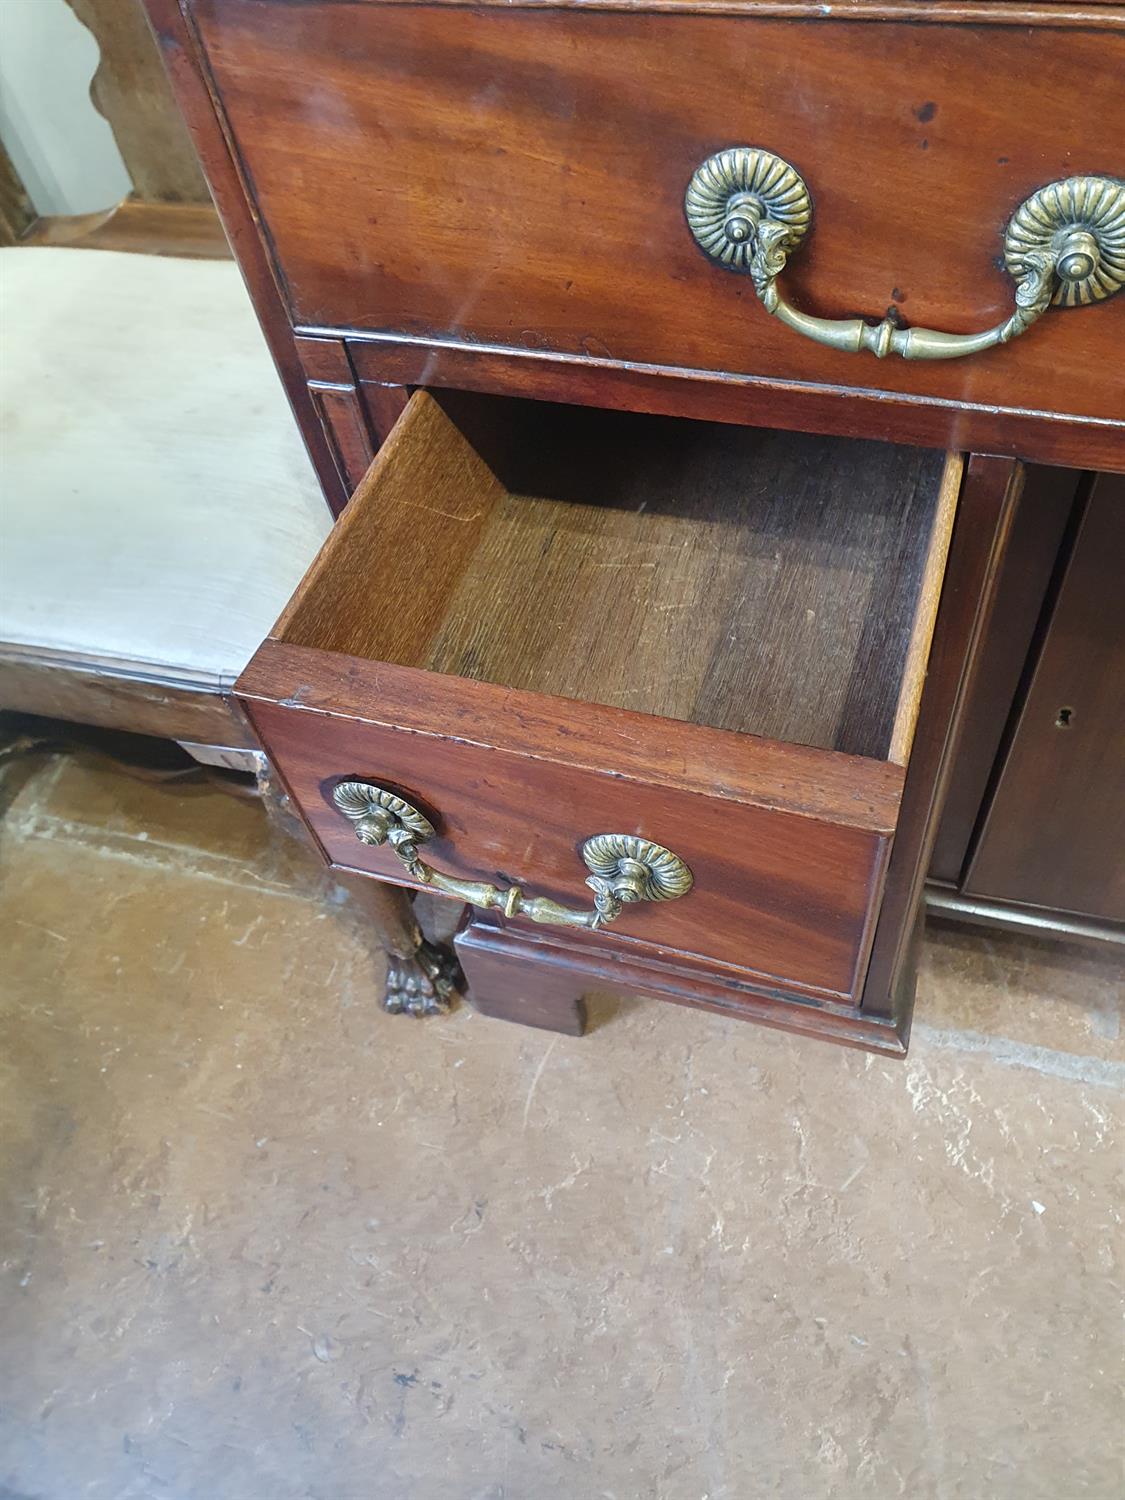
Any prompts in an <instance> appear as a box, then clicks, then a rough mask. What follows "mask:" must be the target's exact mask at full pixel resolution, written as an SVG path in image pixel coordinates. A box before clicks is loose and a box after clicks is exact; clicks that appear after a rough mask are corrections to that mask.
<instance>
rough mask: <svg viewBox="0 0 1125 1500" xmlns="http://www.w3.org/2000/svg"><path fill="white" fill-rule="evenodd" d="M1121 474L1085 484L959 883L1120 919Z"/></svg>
mask: <svg viewBox="0 0 1125 1500" xmlns="http://www.w3.org/2000/svg"><path fill="white" fill-rule="evenodd" d="M1122 559H1125V481H1122V480H1121V479H1118V478H1110V477H1102V478H1100V479H1098V480H1097V482H1096V483H1095V486H1094V489H1093V491H1092V493H1091V496H1090V499H1089V502H1088V504H1087V507H1086V511H1085V514H1084V516H1083V519H1082V522H1081V526H1080V529H1079V531H1078V535H1077V539H1076V541H1075V545H1074V550H1073V553H1072V555H1071V558H1070V561H1069V564H1068V566H1067V569H1066V574H1065V577H1064V578H1063V581H1062V586H1061V589H1060V592H1059V596H1058V600H1057V602H1056V605H1055V609H1054V612H1053V614H1052V617H1051V622H1050V627H1049V629H1048V631H1047V635H1046V638H1045V641H1044V643H1043V648H1042V652H1041V654H1040V656H1039V660H1038V663H1037V665H1036V667H1035V671H1034V675H1033V677H1032V680H1031V684H1030V687H1029V689H1028V692H1027V697H1026V699H1025V702H1024V705H1023V708H1022V711H1021V713H1020V716H1019V720H1018V723H1017V725H1016V729H1015V734H1014V736H1013V739H1012V742H1011V745H1010V747H1009V748H1008V750H1007V753H1006V755H1005V757H1004V763H1003V769H1002V771H1001V774H1000V778H999V781H998V784H997V786H996V791H995V794H994V795H993V797H992V801H991V805H990V807H989V811H988V815H987V819H986V821H985V824H984V828H983V831H982V834H981V838H980V841H979V844H978V846H977V849H976V853H975V856H974V858H973V860H972V864H971V867H970V870H969V873H968V877H967V879H966V882H965V889H966V892H967V893H968V894H970V895H977V896H985V897H994V898H996V899H998V900H1002V901H1018V902H1025V903H1027V904H1029V905H1032V906H1039V907H1053V908H1055V909H1057V910H1059V911H1066V912H1076V913H1080V914H1084V915H1086V916H1089V917H1094V918H1101V919H1103V920H1106V921H1118V922H1121V921H1125V592H1123V590H1122V577H1121V570H1122Z"/></svg>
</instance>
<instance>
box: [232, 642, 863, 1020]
mask: <svg viewBox="0 0 1125 1500" xmlns="http://www.w3.org/2000/svg"><path fill="white" fill-rule="evenodd" d="M294 649H296V648H292V647H290V648H282V647H280V646H278V645H277V644H275V643H273V642H269V641H267V642H266V643H265V645H263V647H262V648H261V650H260V651H259V652H258V654H257V656H256V657H255V658H254V660H253V662H252V663H251V665H250V667H249V668H248V669H247V672H246V674H244V676H243V678H242V679H240V683H239V689H238V691H239V694H240V696H241V698H242V701H243V703H244V706H245V707H246V709H247V712H248V713H249V716H250V718H251V721H252V722H253V724H254V727H255V729H256V730H257V732H258V734H259V736H260V737H261V739H262V741H263V744H264V745H265V747H266V750H267V754H268V755H269V756H270V758H271V760H273V761H274V762H275V764H276V765H277V766H278V768H279V769H280V771H281V773H282V775H283V777H284V779H285V783H286V785H287V787H288V788H289V791H290V793H291V794H292V796H293V799H294V801H295V803H296V805H297V806H298V807H299V809H300V810H301V813H302V815H303V816H304V817H305V819H306V820H307V822H308V823H309V825H310V827H311V828H312V830H313V832H314V833H315V835H316V837H317V839H318V840H319V842H320V844H321V847H322V848H323V850H324V852H325V855H326V857H327V858H328V860H329V861H330V862H331V863H332V864H335V865H340V866H343V867H344V868H351V869H359V870H366V871H369V872H370V873H372V874H377V875H380V876H383V877H384V878H387V879H393V880H395V881H397V882H399V883H402V884H409V883H410V882H409V879H408V877H407V876H406V874H405V871H404V870H403V868H402V866H401V865H400V864H399V863H398V860H397V859H396V857H395V855H394V854H393V852H391V851H388V850H386V849H372V848H369V847H367V846H365V845H363V844H361V843H359V842H358V840H357V839H356V837H355V834H354V832H353V830H352V827H351V825H350V823H348V821H347V820H346V819H345V818H344V817H343V816H342V815H341V814H340V813H339V812H337V811H336V810H335V808H333V807H332V805H331V803H330V800H329V798H330V795H331V790H332V787H333V785H334V784H335V783H336V782H337V781H339V780H342V779H344V780H346V779H350V778H353V777H359V778H369V779H371V780H374V781H378V782H380V783H381V784H384V785H388V786H390V787H391V788H393V789H396V790H398V791H400V792H401V794H402V795H404V796H406V797H408V798H409V799H410V800H411V801H413V802H415V803H416V804H418V805H419V806H421V807H422V808H423V809H424V810H425V811H426V813H427V816H429V817H430V818H431V820H432V821H433V822H434V823H435V826H436V827H437V828H438V836H437V837H436V838H435V839H434V840H432V841H431V843H430V844H428V845H427V850H428V857H429V858H430V859H431V860H432V862H433V863H434V865H435V866H436V867H437V868H438V869H441V870H444V871H446V872H447V873H449V874H454V875H457V876H460V877H463V878H469V879H484V880H492V881H496V882H499V883H501V884H520V885H521V886H522V887H523V888H524V889H525V890H528V891H530V892H534V893H536V894H544V895H548V896H551V897H553V898H554V899H556V900H560V901H565V902H567V903H568V904H571V905H575V906H579V907H585V906H587V905H588V902H589V894H590V893H589V891H588V890H587V889H586V887H585V885H584V880H585V877H586V875H587V874H588V871H587V870H586V867H585V866H584V865H583V863H582V860H581V858H580V855H579V848H580V846H581V843H582V841H583V839H585V838H587V837H589V835H591V834H593V833H598V832H613V833H634V834H638V835H640V836H643V837H646V838H651V839H655V840H656V841H657V842H659V843H663V844H665V845H667V846H668V847H669V848H672V849H674V850H675V851H676V852H677V853H678V854H680V855H681V856H682V857H683V858H684V859H685V860H686V861H687V862H688V864H689V865H690V867H691V869H692V871H693V873H694V875H695V886H694V889H693V890H692V891H691V892H690V893H689V895H687V896H685V897H683V898H681V899H680V900H678V901H669V902H665V903H659V904H650V903H645V904H642V905H638V906H633V907H629V908H627V910H626V912H625V913H624V914H623V915H622V917H621V918H620V919H619V920H618V921H617V922H616V923H615V924H614V930H613V933H612V934H611V935H608V936H605V937H602V936H601V935H598V942H599V943H600V944H610V945H612V946H614V947H617V946H619V945H624V946H626V947H633V946H636V947H639V948H641V949H643V950H645V951H647V952H649V953H650V954H651V953H653V952H654V951H655V952H663V953H668V954H675V953H677V952H679V953H686V954H696V955H699V956H702V957H706V958H707V959H709V960H710V961H711V962H712V963H714V964H717V965H719V966H726V967H729V968H733V969H737V970H738V971H739V972H740V973H741V974H742V975H743V977H744V978H747V979H749V978H750V976H753V979H754V982H755V983H756V984H757V986H758V987H759V988H761V989H764V990H767V991H776V990H789V991H791V992H794V993H796V994H798V995H800V994H806V995H808V994H811V995H814V996H818V997H820V998H825V999H830V1000H835V1001H837V1002H844V1001H847V1000H849V999H850V997H851V995H852V994H853V991H854V989H855V986H856V983H857V976H858V973H859V971H860V969H861V966H862V963H863V960H864V958H865V956H866V947H867V941H868V928H869V912H870V911H871V909H872V907H873V906H874V905H875V904H876V903H877V901H878V894H879V888H880V883H881V879H882V869H883V863H884V859H885V855H886V849H887V842H888V841H887V839H886V837H885V836H883V835H879V834H874V833H871V832H869V831H867V830H865V829H859V828H854V827H847V826H844V825H841V824H831V823H826V822H821V821H818V820H816V819H814V818H809V817H803V816H794V815H792V814H789V813H784V812H781V811H779V810H773V809H767V808H763V807H759V806H755V805H753V804H752V803H749V802H746V801H743V800H741V799H740V798H739V797H738V796H737V794H736V795H731V794H730V793H729V792H728V791H727V790H726V789H725V788H723V787H722V786H721V785H716V784H713V790H712V793H711V795H706V794H703V793H700V792H689V791H685V790H681V789H680V788H679V787H676V786H664V785H661V783H660V781H659V779H658V777H657V776H656V775H651V776H650V778H649V779H648V780H646V781H639V780H627V779H625V778H624V777H623V776H622V775H621V774H620V771H619V768H618V767H617V766H616V765H614V764H612V762H613V761H614V760H615V757H614V756H613V754H612V751H613V748H614V745H613V739H612V734H613V731H614V730H615V729H616V730H617V731H618V733H620V731H621V729H622V727H623V726H622V725H621V724H620V722H618V723H617V724H614V723H613V717H612V716H613V715H614V714H615V711H613V710H590V712H591V713H597V714H598V715H601V714H605V715H607V716H610V717H609V720H608V722H607V724H606V734H605V736H604V741H605V743H604V745H603V746H600V747H599V746H598V745H594V746H592V747H590V749H591V751H592V756H591V758H593V756H597V755H599V751H600V759H601V760H602V761H603V764H602V765H600V766H598V765H592V766H589V767H579V766H576V765H574V764H571V763H565V762H562V761H560V760H557V759H552V758H549V757H550V747H546V748H545V749H541V750H540V751H539V753H538V754H534V753H528V751H527V749H526V748H524V747H523V746H521V745H520V744H519V740H520V738H521V736H520V727H521V721H522V719H523V709H524V706H525V701H526V699H530V698H531V697H532V695H523V694H516V693H506V692H499V697H500V699H501V702H500V703H499V704H497V703H496V702H495V701H493V702H492V703H490V704H487V705H478V706H477V709H476V711H475V715H474V718H475V721H476V724H477V726H478V727H477V728H476V729H475V730H473V731H472V732H471V735H470V734H468V733H466V732H465V728H464V726H463V725H462V723H461V721H460V718H459V715H458V713H457V707H456V704H455V703H454V702H451V701H450V695H449V694H448V692H447V691H446V688H447V684H446V683H443V682H438V683H437V685H436V687H435V686H432V685H431V686H430V693H431V694H434V693H437V694H438V695H440V706H441V718H442V722H443V728H442V731H441V733H440V734H436V735H435V734H433V733H425V732H422V731H420V730H419V727H418V723H417V719H418V715H417V714H416V713H415V712H414V707H413V705H414V702H415V701H416V698H417V695H418V694H419V693H425V691H426V678H425V676H424V674H421V673H409V675H408V676H406V677H404V676H403V675H402V674H404V673H405V672H407V669H403V668H394V669H393V668H389V667H379V666H375V665H373V664H369V663H360V662H355V661H351V662H348V663H347V664H346V667H347V670H348V671H349V672H350V674H351V677H352V682H353V685H354V686H355V687H357V688H359V690H360V691H361V692H362V693H363V695H364V696H365V697H366V698H367V699H368V701H370V702H371V703H372V704H373V705H378V708H377V709H376V710H375V711H378V712H381V713H382V714H383V715H385V717H386V718H387V719H388V720H389V721H390V722H388V723H383V724H376V723H372V722H371V721H370V720H369V719H368V720H363V719H355V718H348V717H345V716H344V714H343V713H342V712H341V707H342V706H341V705H337V706H336V707H335V708H334V709H333V711H332V712H331V714H330V715H326V714H324V713H322V712H315V711H310V709H309V707H308V706H307V702H308V687H309V685H310V684H316V685H319V686H320V687H321V689H324V688H325V687H327V686H329V678H328V676H327V674H326V673H325V671H324V669H323V668H324V664H325V663H326V662H327V661H330V660H331V658H325V657H321V658H319V659H318V657H317V654H316V653H314V652H311V651H309V650H308V649H307V648H306V649H305V651H304V652H303V657H304V660H303V661H302V662H301V663H300V665H301V666H303V667H305V668H306V670H304V671H300V670H298V671H297V672H296V674H295V675H294V673H293V663H292V658H291V657H288V656H286V654H285V652H286V651H287V650H288V651H293V650H294ZM412 679H413V682H414V683H416V682H417V681H418V679H422V681H421V683H419V684H418V686H417V688H416V689H415V688H414V687H413V683H412V682H411V680H412ZM430 682H431V684H432V683H433V679H430ZM408 683H410V684H411V685H410V686H406V684H408ZM472 686H473V688H474V691H475V693H479V692H480V691H481V685H478V684H473V685H472ZM263 687H265V690H266V691H267V692H268V693H269V694H270V696H271V697H275V698H277V699H283V698H284V699H286V700H287V701H286V702H281V701H275V702H268V701H264V700H263V698H262V697H261V696H260V694H261V693H262V691H263ZM404 688H405V691H404ZM396 689H397V691H396ZM489 691H490V693H493V694H496V693H497V690H489ZM544 701H545V702H549V700H544ZM527 707H528V710H529V712H531V713H534V711H535V704H534V702H530V703H528V704H527ZM560 707H565V706H564V705H560ZM490 709H491V711H492V714H491V717H492V723H491V729H490V730H489V729H488V728H487V727H483V726H482V725H481V721H482V720H484V719H486V717H488V716H489V715H488V710H490ZM662 727H663V726H659V725H655V724H653V723H652V721H650V723H649V725H648V726H646V728H647V732H648V733H649V734H651V733H652V732H653V730H654V729H656V730H657V731H659V729H660V728H662ZM675 730H676V731H677V732H678V738H679V741H680V743H681V744H684V746H685V749H686V750H687V753H688V756H689V757H691V755H692V747H691V745H690V741H691V738H692V737H693V736H695V735H697V734H699V733H700V732H701V731H699V730H696V729H694V728H691V727H688V726H680V725H677V726H675ZM634 732H635V726H634ZM711 733H714V734H717V733H719V732H718V731H711ZM607 752H609V753H607ZM695 754H696V756H698V751H696V752H695ZM606 761H608V762H611V764H608V765H607V764H604V762H606Z"/></svg>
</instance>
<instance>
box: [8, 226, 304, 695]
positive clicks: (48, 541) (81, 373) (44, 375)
mask: <svg viewBox="0 0 1125 1500" xmlns="http://www.w3.org/2000/svg"><path fill="white" fill-rule="evenodd" d="M330 524H331V518H330V516H329V513H328V509H327V507H326V505H325V502H324V499H323V496H322V494H321V491H320V488H319V485H318V483H317V480H316V477H315V475H314V473H313V470H312V467H311V465H310V463H309V460H308V457H307V455H306V453H305V450H304V447H303V445H302V443H301V439H300V437H299V435H298V431H297V427H296V424H295V422H294V420H293V416H292V414H291V412H290V409H289V406H288V403H287V401H286V398H285V394H284V392H283V390H282V387H281V384H280V382H279V380H278V377H277V374H276V372H275V370H274V367H273V363H272V361H271V359H270V356H269V353H268V351H267V349H266V346H265V343H264V340H263V337H262V334H261V331H260V329H259V327H258V324H257V321H256V319H255V317H254V313H253V311H252V309H251V307H250V302H249V299H248V298H247V295H246V292H245V290H244V288H243V284H242V279H241V276H240V274H239V271H238V268H237V266H236V265H235V264H234V262H233V261H220V260H185V259H174V258H170V257H161V256H152V255H137V254H124V253H121V252H116V251H105V250H90V249H68V248H54V247H34V246H33V247H27V246H20V247H16V248H12V249H6V250H3V251H0V642H3V643H6V644H10V645H13V646H16V647H34V648H39V649H41V650H43V651H45V652H60V653H65V654H66V655H67V656H68V657H73V658H76V659H78V660H83V659H92V660H95V659H96V660H98V661H99V662H101V663H103V664H104V663H107V662H109V663H114V662H118V663H120V664H121V666H122V668H123V669H129V668H136V669H138V670H150V671H152V672H154V674H155V675H157V676H159V675H160V674H161V672H163V671H165V670H167V673H168V675H169V676H170V677H172V678H174V679H176V680H179V681H183V682H187V683H197V684H198V685H199V686H200V687H201V688H207V687H210V688H211V690H212V691H214V690H215V689H216V688H219V689H222V688H225V687H228V686H229V685H230V683H231V682H232V681H233V679H234V677H235V676H237V674H238V672H239V671H240V670H241V668H242V667H243V665H244V664H245V663H246V661H247V660H248V659H249V657H250V655H251V654H252V652H253V651H254V649H255V647H256V646H257V645H258V643H259V641H261V639H262V638H263V636H264V635H266V634H267V632H268V631H269V629H270V627H271V625H272V624H273V622H274V620H275V619H276V618H277V616H278V614H279V613H280V611H281V609H282V608H283V606H284V604H285V602H286V600H287V599H288V597H289V595H290V594H291V593H292V591H293V588H294V586H295V585H296V584H297V582H298V581H299V579H300V577H301V575H302V573H303V572H304V570H305V568H306V567H307V566H308V564H309V562H310V561H311V560H312V558H313V556H314V555H315V553H316V551H317V548H318V547H319V545H320V542H321V541H322V539H323V538H324V536H325V535H326V533H327V531H328V529H329V527H330Z"/></svg>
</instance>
